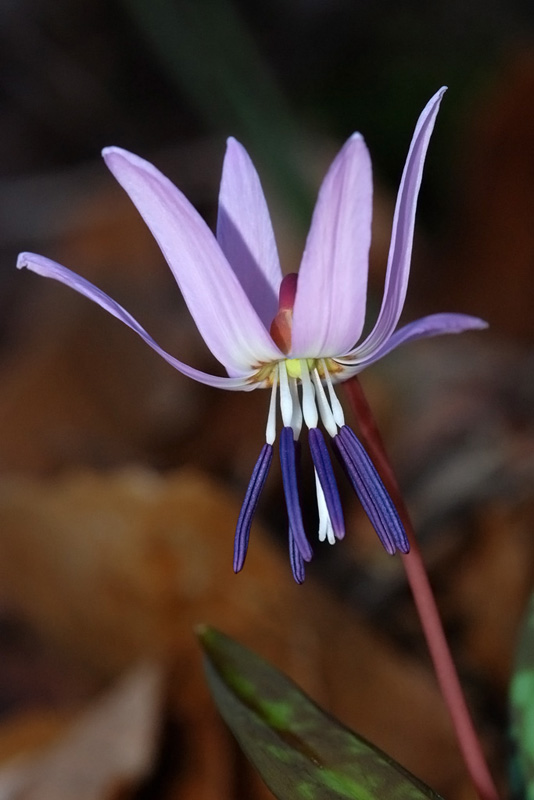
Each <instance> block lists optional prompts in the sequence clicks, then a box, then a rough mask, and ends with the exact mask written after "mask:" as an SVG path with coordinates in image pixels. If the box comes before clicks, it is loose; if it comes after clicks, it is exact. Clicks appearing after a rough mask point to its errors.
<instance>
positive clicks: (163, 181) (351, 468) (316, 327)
mask: <svg viewBox="0 0 534 800" xmlns="http://www.w3.org/2000/svg"><path fill="white" fill-rule="evenodd" d="M444 91H445V87H444V88H442V89H441V90H440V91H439V92H437V93H436V94H435V95H434V96H433V97H432V98H431V100H430V101H429V103H428V104H427V105H426V107H425V108H424V110H423V112H422V114H421V116H420V117H419V120H418V122H417V125H416V128H415V132H414V135H413V138H412V142H411V145H410V150H409V152H408V158H407V160H406V164H405V167H404V172H403V175H402V179H401V184H400V188H399V193H398V197H397V204H396V208H395V215H394V219H393V232H392V238H391V245H390V250H389V258H388V265H387V273H386V280H385V288H384V296H383V300H382V306H381V309H380V312H379V315H378V319H377V321H376V324H375V326H374V328H373V329H372V330H371V332H370V333H369V335H368V336H367V337H366V338H365V339H364V340H363V342H361V343H360V344H357V342H358V340H359V339H360V337H361V333H362V328H363V325H364V317H365V306H366V293H367V272H368V254H369V245H370V240H371V214H372V177H371V162H370V158H369V153H368V151H367V148H366V146H365V143H364V140H363V138H362V136H361V135H360V134H358V133H355V134H354V135H353V136H351V137H350V139H349V140H348V141H347V142H346V144H345V145H344V147H343V148H342V149H341V151H340V153H339V154H338V155H337V157H336V158H335V160H334V162H333V164H332V165H331V167H330V169H329V170H328V172H327V174H326V177H325V179H324V181H323V184H322V186H321V189H320V192H319V197H318V200H317V204H316V206H315V211H314V213H313V219H312V223H311V228H310V231H309V234H308V239H307V242H306V247H305V250H304V255H303V258H302V263H301V266H300V270H299V273H298V275H296V274H291V275H286V276H285V277H282V272H281V269H280V263H279V259H278V253H277V249H276V244H275V239H274V234H273V229H272V225H271V220H270V217H269V213H268V210H267V205H266V202H265V198H264V195H263V191H262V188H261V184H260V180H259V177H258V175H257V173H256V170H255V169H254V166H253V164H252V161H251V160H250V158H249V156H248V155H247V153H246V151H245V149H244V148H243V147H242V146H241V145H240V144H239V143H238V142H237V141H236V140H235V139H232V138H231V139H229V140H228V146H227V151H226V156H225V160H224V167H223V175H222V181H221V188H220V195H219V214H218V220H217V233H216V236H214V235H213V233H212V232H211V230H210V229H209V228H208V226H207V225H206V223H205V222H204V220H203V219H202V218H201V217H200V215H199V214H198V213H197V211H196V210H195V209H194V208H193V206H192V205H191V204H190V203H189V202H188V200H187V199H186V198H185V197H184V195H183V194H182V193H181V192H180V191H179V190H178V189H177V188H176V187H175V186H174V185H173V184H172V183H171V182H170V181H169V180H168V179H167V178H166V177H164V176H163V175H162V174H161V173H160V172H159V171H158V170H157V169H156V168H155V167H153V166H152V165H151V164H149V163H148V162H147V161H144V160H143V159H141V158H139V157H137V156H135V155H133V154H131V153H128V152H126V151H125V150H122V149H120V148H117V147H108V148H105V149H104V151H103V157H104V159H105V162H106V164H107V166H108V167H109V169H110V170H111V172H112V173H113V175H114V176H115V178H116V179H117V181H118V182H119V183H120V184H121V186H122V187H123V188H124V189H125V190H126V192H127V193H128V195H129V196H130V198H131V199H132V201H133V202H134V204H135V205H136V206H137V209H138V210H139V212H140V214H141V216H142V217H143V219H144V220H145V222H146V224H147V225H148V227H149V228H150V230H151V232H152V233H153V235H154V237H155V239H156V240H157V242H158V244H159V246H160V248H161V250H162V252H163V255H164V256H165V258H166V260H167V263H168V264H169V267H170V268H171V270H172V272H173V274H174V277H175V279H176V281H177V283H178V286H179V287H180V289H181V291H182V294H183V297H184V299H185V302H186V304H187V306H188V308H189V311H190V312H191V315H192V316H193V319H194V320H195V322H196V325H197V327H198V329H199V331H200V333H201V335H202V336H203V338H204V340H205V342H206V344H207V345H208V347H209V349H210V350H211V352H212V353H213V355H214V356H215V357H216V358H217V359H218V360H219V362H220V363H221V364H222V365H223V366H224V367H225V369H226V371H227V373H228V376H227V377H218V376H215V375H210V374H207V373H205V372H201V371H199V370H197V369H195V368H193V367H190V366H188V365H187V364H184V363H183V362H182V361H179V360H178V359H176V358H175V357H174V356H172V355H170V354H169V353H167V352H165V351H164V350H163V349H162V348H161V347H160V346H159V345H158V344H157V343H156V342H155V341H154V339H152V337H151V336H150V335H149V334H148V333H147V331H146V330H145V329H144V328H143V327H142V326H141V325H140V324H139V323H138V322H137V321H136V320H135V319H134V318H133V317H132V316H131V315H130V314H129V313H128V312H127V311H126V310H125V309H124V308H123V307H122V306H120V305H119V304H118V303H116V302H115V301H114V300H112V299H111V298H110V297H108V296H107V295H106V294H104V293H103V292H102V291H101V290H100V289H98V288H96V287H95V286H93V285H92V284H91V283H89V282H88V281H87V280H85V279H84V278H81V277H80V276H78V275H76V274H75V273H73V272H71V271H70V270H68V269H67V268H65V267H62V266H60V265H59V264H56V263H55V262H53V261H50V260H49V259H47V258H44V257H43V256H38V255H34V254H32V253H22V254H21V255H20V256H19V259H18V263H17V266H18V267H19V268H21V267H27V268H28V269H30V270H32V271H33V272H36V273H38V274H40V275H44V276H45V277H49V278H55V279H56V280H58V281H60V282H62V283H65V284H67V285H68V286H70V287H72V288H73V289H75V290H76V291H77V292H79V293H80V294H83V295H85V296H86V297H88V298H90V299H91V300H93V301H95V302H96V303H98V304H99V305H100V306H102V308H104V309H106V310H107V311H109V312H110V313H111V314H113V315H114V316H115V317H117V318H118V319H119V320H121V321H122V322H124V323H125V324H126V325H128V326H129V327H130V328H132V329H133V330H134V331H135V332H136V333H137V334H138V335H139V336H140V337H141V338H142V339H143V340H144V341H145V342H146V343H147V344H148V345H149V346H150V347H152V348H153V349H154V350H155V351H156V352H157V353H159V354H160V355H161V356H162V357H163V358H164V359H165V360H166V361H167V362H168V363H169V364H171V365H172V366H173V367H175V368H176V369H177V370H179V371H180V372H182V373H183V374H184V375H187V376H189V377H190V378H193V379H194V380H197V381H200V382H201V383H205V384H208V385H209V386H214V387H218V388H221V389H229V390H231V391H236V390H242V391H250V390H252V389H258V388H269V389H270V391H271V397H270V405H269V413H268V419H267V428H266V437H265V438H266V442H265V444H264V445H263V448H262V450H261V453H260V457H259V459H258V461H257V463H256V466H255V467H254V471H253V474H252V478H251V480H250V483H249V486H248V490H247V493H246V496H245V500H244V502H243V506H242V509H241V513H240V516H239V520H238V523H237V529H236V536H235V545H234V569H235V571H236V572H237V571H239V570H240V569H241V568H242V566H243V564H244V561H245V556H246V552H247V547H248V539H249V533H250V527H251V523H252V517H253V514H254V511H255V508H256V505H257V503H258V498H259V496H260V492H261V490H262V488H263V485H264V483H265V479H266V477H267V473H268V471H269V467H270V464H271V461H272V456H273V444H274V441H275V438H276V428H277V425H276V416H277V395H278V394H279V406H280V413H281V417H282V423H283V426H282V430H281V433H280V459H281V466H282V476H283V485H284V492H285V498H286V505H287V512H288V519H289V551H290V560H291V565H292V569H293V574H294V577H295V579H296V580H297V582H302V580H303V579H304V561H309V560H310V559H311V557H312V549H311V547H310V544H309V542H308V539H307V536H306V533H305V531H304V525H303V522H302V513H301V507H300V502H299V494H298V481H297V470H298V463H297V462H298V439H299V434H300V431H301V427H302V422H303V421H304V423H305V424H306V426H307V428H308V431H309V433H308V440H309V445H310V450H311V455H312V460H313V464H314V468H315V481H316V491H317V505H318V513H319V538H320V539H321V540H325V539H327V540H328V541H329V542H331V543H333V542H334V541H335V540H336V539H341V538H342V537H343V535H344V522H343V512H342V508H341V502H340V498H339V493H338V489H337V485H336V480H335V477H334V472H333V468H332V464H331V461H330V456H329V453H328V449H327V446H326V443H325V439H324V436H323V433H322V432H321V430H320V428H319V427H318V423H319V419H320V420H321V422H322V424H323V427H324V429H325V430H326V431H327V432H328V434H329V435H330V437H331V439H332V443H333V446H334V451H335V452H336V455H337V456H338V458H339V460H340V462H341V464H342V466H343V467H344V469H345V472H346V473H347V475H348V477H349V479H350V480H351V482H352V484H353V486H354V488H355V490H356V492H357V494H358V496H359V498H360V500H361V503H362V505H363V507H364V509H365V511H366V513H367V515H368V516H369V519H370V520H371V522H372V524H373V526H374V528H375V530H376V531H377V533H378V535H379V537H380V539H381V541H382V543H383V545H384V547H385V549H386V550H387V551H388V552H389V553H394V552H395V551H396V550H400V551H401V552H404V553H406V552H408V550H409V544H408V540H407V538H406V534H405V532H404V529H403V527H402V524H401V522H400V519H399V516H398V514H397V511H396V509H395V507H394V505H393V502H392V501H391V499H390V497H389V495H388V493H387V491H386V490H385V488H384V486H383V484H382V482H381V480H380V478H379V476H378V474H377V472H376V470H375V468H374V466H373V464H372V463H371V461H370V459H369V457H368V455H367V453H366V452H365V450H364V448H363V447H362V445H361V444H360V442H359V441H358V439H357V438H356V436H355V434H354V433H353V431H352V430H351V429H350V428H349V427H348V426H347V425H346V424H345V420H344V417H343V410H342V408H341V405H340V403H339V401H338V399H337V397H336V395H335V391H334V384H336V383H338V382H340V381H344V380H347V379H348V378H350V377H352V376H353V375H356V374H357V373H359V372H361V370H363V369H364V368H365V367H367V366H369V364H372V363H374V362H375V361H377V360H378V359H380V358H382V357H383V356H385V355H386V354H387V353H389V352H390V351H391V350H393V349H395V348H396V347H398V346H399V345H401V344H405V343H406V342H409V341H413V340H415V339H421V338H424V337H429V336H435V335H438V334H443V333H458V332H460V331H464V330H468V329H474V328H483V327H485V323H484V322H483V321H482V320H479V319H477V318H475V317H470V316H466V315H463V314H434V315H432V316H428V317H424V318H422V319H419V320H417V321H416V322H412V323H411V324H408V325H406V326H405V327H403V328H400V329H399V330H395V329H396V327H397V323H398V321H399V318H400V315H401V312H402V309H403V305H404V300H405V296H406V289H407V283H408V277H409V271H410V259H411V251H412V240H413V230H414V222H415V211H416V205H417V197H418V192H419V186H420V183H421V175H422V171H423V163H424V159H425V155H426V150H427V147H428V143H429V140H430V136H431V133H432V129H433V127H434V122H435V119H436V115H437V112H438V108H439V104H440V101H441V98H442V96H443V93H444Z"/></svg>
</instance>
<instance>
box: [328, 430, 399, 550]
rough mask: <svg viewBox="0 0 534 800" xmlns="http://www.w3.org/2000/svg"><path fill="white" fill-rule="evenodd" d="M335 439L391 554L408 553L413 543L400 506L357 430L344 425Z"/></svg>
mask: <svg viewBox="0 0 534 800" xmlns="http://www.w3.org/2000/svg"><path fill="white" fill-rule="evenodd" d="M333 441H334V444H335V445H336V447H337V451H338V453H339V455H340V458H341V461H342V464H343V466H344V467H345V470H346V472H347V475H348V477H349V479H350V481H351V483H352V485H353V486H354V490H355V491H356V494H357V495H358V497H359V499H360V502H361V504H362V506H363V508H364V511H365V513H366V514H367V516H368V517H369V520H370V521H371V524H372V526H373V528H374V529H375V531H376V532H377V534H378V537H379V539H380V541H381V542H382V544H383V545H384V548H385V549H386V551H387V552H388V553H390V554H391V555H393V553H395V550H400V551H401V553H408V552H409V550H410V544H409V542H408V538H407V536H406V533H405V531H404V527H403V525H402V522H401V520H400V517H399V515H398V513H397V509H396V508H395V506H394V504H393V500H392V499H391V497H390V496H389V494H388V492H387V489H386V487H385V486H384V484H383V483H382V479H381V478H380V476H379V474H378V472H377V471H376V469H375V467H374V464H373V463H372V461H371V459H370V458H369V456H368V455H367V453H366V451H365V449H364V447H363V445H362V444H361V442H360V441H359V440H358V438H357V437H356V434H355V433H354V432H353V431H352V430H351V429H350V428H349V427H348V425H343V427H342V428H341V429H340V431H339V433H338V434H337V436H335V437H334V440H333Z"/></svg>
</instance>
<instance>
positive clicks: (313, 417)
mask: <svg viewBox="0 0 534 800" xmlns="http://www.w3.org/2000/svg"><path fill="white" fill-rule="evenodd" d="M300 368H301V369H300V379H301V381H302V413H303V414H304V422H305V423H306V425H307V426H308V428H316V427H317V423H318V422H319V415H318V413H317V406H316V405H315V392H314V390H313V385H312V382H311V380H310V371H309V369H308V364H307V362H306V360H305V359H304V358H303V359H301V360H300Z"/></svg>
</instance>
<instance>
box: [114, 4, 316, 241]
mask: <svg viewBox="0 0 534 800" xmlns="http://www.w3.org/2000/svg"><path fill="white" fill-rule="evenodd" d="M122 5H123V7H124V8H125V10H126V12H127V14H128V16H129V17H130V18H131V19H132V20H133V22H134V23H135V25H136V27H137V30H138V32H139V34H140V35H141V36H142V38H143V39H144V41H145V42H146V45H147V46H148V48H149V49H150V50H151V51H152V52H153V54H154V56H155V58H156V60H157V61H158V62H159V63H160V65H161V67H162V68H163V70H164V71H165V74H166V76H167V78H168V79H169V80H170V81H171V82H172V83H173V84H174V85H175V86H176V87H177V89H178V90H179V92H180V94H181V95H182V96H183V97H185V98H187V100H188V101H189V103H190V104H191V106H192V108H193V109H194V110H195V111H196V112H197V113H199V115H201V117H202V118H203V119H204V121H205V122H207V123H208V125H210V126H212V127H213V128H215V129H217V130H219V131H220V130H221V129H222V130H224V129H226V131H227V133H228V134H229V135H230V134H231V135H234V136H236V137H237V138H241V139H243V140H244V144H245V145H246V146H247V147H250V148H251V149H252V150H253V152H254V156H255V158H257V159H258V161H259V162H260V164H262V165H263V166H264V168H265V170H266V172H267V174H269V175H272V178H273V181H274V184H275V185H276V188H277V189H278V190H279V192H280V197H281V200H282V201H284V202H285V203H286V207H287V211H288V212H289V214H290V215H292V216H293V217H294V219H295V220H296V222H298V223H299V224H300V225H301V226H302V228H303V229H304V228H305V226H307V224H308V221H309V218H310V216H311V210H312V196H313V193H312V190H311V186H309V185H308V183H307V180H306V178H305V171H304V168H303V166H300V165H301V164H302V159H303V155H302V142H303V141H304V136H303V135H302V134H301V133H299V132H298V127H297V125H296V123H295V121H294V118H293V116H292V114H291V111H290V108H289V104H288V103H287V101H286V99H285V97H284V95H283V92H282V91H281V90H280V88H279V87H278V85H277V83H276V80H275V78H274V76H273V75H272V73H271V71H270V69H269V67H268V65H267V64H266V63H265V60H264V59H263V57H262V55H261V53H260V51H259V49H258V47H257V46H256V43H255V41H254V39H253V37H252V36H251V34H250V31H249V29H248V27H247V25H246V23H245V21H244V20H243V19H242V18H241V16H240V13H239V11H238V10H237V9H236V7H235V6H234V4H233V2H231V0H181V1H180V2H179V3H176V0H150V2H147V0H122ZM299 142H300V145H299Z"/></svg>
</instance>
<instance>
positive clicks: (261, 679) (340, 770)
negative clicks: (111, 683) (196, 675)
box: [199, 627, 439, 800]
mask: <svg viewBox="0 0 534 800" xmlns="http://www.w3.org/2000/svg"><path fill="white" fill-rule="evenodd" d="M199 638H200V641H201V643H202V645H203V647H204V651H205V655H206V658H205V666H206V674H207V678H208V683H209V686H210V689H211V692H212V694H213V697H214V699H215V702H216V704H217V706H218V708H219V711H220V713H221V714H222V716H223V718H224V719H225V721H226V722H227V724H228V725H229V727H230V728H231V729H232V731H233V733H234V735H235V736H236V738H237V740H238V741H239V743H240V745H241V747H242V748H243V750H244V752H245V753H246V755H247V756H248V758H249V759H250V760H251V761H252V763H253V764H254V765H255V767H256V768H257V769H258V771H259V772H260V774H261V776H262V778H263V779H264V781H265V783H266V784H267V786H268V787H269V788H270V789H271V791H272V792H273V793H274V794H275V796H276V797H277V798H278V800H290V798H291V800H299V798H300V799H301V800H342V799H343V800H347V798H355V800H375V799H376V798H380V800H386V798H387V799H388V800H422V798H432V800H437V798H438V797H439V796H438V795H437V794H436V793H435V792H433V791H432V789H430V788H429V787H428V786H426V785H425V784H423V783H422V782H421V781H419V780H418V779H417V778H415V777H414V776H412V775H410V773H409V772H408V771H407V770H405V769H404V768H403V767H401V766H400V765H399V764H397V763H396V762H395V761H393V759H392V758H390V757H389V756H387V755H386V754H385V753H383V752H382V751H381V750H379V749H378V748H376V747H374V746H373V745H371V744H370V743H369V742H367V741H365V740H364V739H362V738H361V737H360V736H358V735H356V734H355V733H353V732H352V731H350V730H349V729H348V728H346V727H345V726H343V725H342V724H341V723H340V722H338V721H337V720H335V719H333V718H332V717H331V716H329V715H328V714H327V713H326V712H324V711H322V710H321V709H320V708H318V706H316V705H315V703H313V702H312V701H311V700H310V699H309V698H308V697H307V696H306V695H305V694H304V693H303V692H302V691H301V690H300V689H299V688H298V687H297V686H296V685H295V684H294V683H293V682H292V681H291V680H290V679H289V678H287V677H286V676H285V675H284V674H283V673H281V672H279V671H278V670H277V669H275V668H274V667H272V666H270V665H269V664H268V663H266V662H265V661H263V659H261V658H259V657H258V656H257V655H255V654H254V653H252V652H250V650H247V649H246V648H244V647H242V646H241V645H239V644H237V643H236V642H234V641H233V640H232V639H229V638H228V637H227V636H224V635H223V634H222V633H220V632H218V631H216V630H214V629H213V628H204V627H203V628H202V629H201V630H200V631H199Z"/></svg>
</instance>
